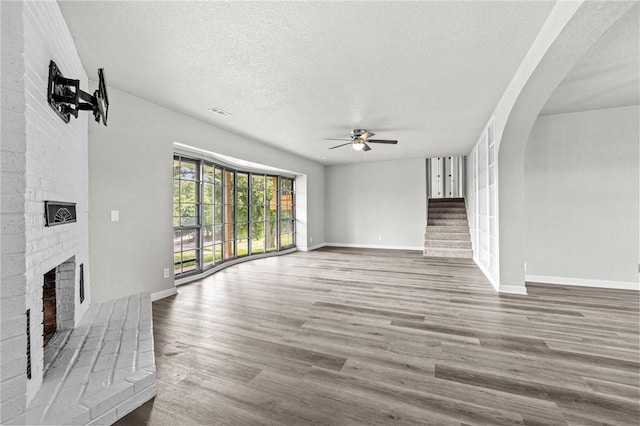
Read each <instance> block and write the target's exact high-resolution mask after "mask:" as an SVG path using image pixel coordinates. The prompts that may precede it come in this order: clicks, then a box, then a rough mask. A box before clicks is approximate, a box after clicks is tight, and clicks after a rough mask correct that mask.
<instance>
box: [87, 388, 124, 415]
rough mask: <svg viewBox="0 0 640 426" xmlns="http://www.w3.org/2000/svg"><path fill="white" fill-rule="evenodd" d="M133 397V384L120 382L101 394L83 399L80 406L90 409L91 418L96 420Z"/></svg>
mask: <svg viewBox="0 0 640 426" xmlns="http://www.w3.org/2000/svg"><path fill="white" fill-rule="evenodd" d="M132 395H133V384H132V383H128V382H120V383H118V384H116V385H114V386H111V387H109V388H108V389H106V390H105V391H103V392H99V393H97V394H95V395H93V396H92V397H91V398H87V399H84V400H83V401H82V404H83V405H85V406H87V407H90V408H91V418H92V419H97V418H99V417H100V416H101V415H102V414H103V413H106V412H107V411H109V410H111V409H113V408H115V407H117V406H118V405H120V404H121V403H122V402H124V401H126V400H127V398H129V397H131V396H132Z"/></svg>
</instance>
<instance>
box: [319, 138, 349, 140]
mask: <svg viewBox="0 0 640 426" xmlns="http://www.w3.org/2000/svg"><path fill="white" fill-rule="evenodd" d="M324 140H325V141H350V140H352V139H351V138H324Z"/></svg>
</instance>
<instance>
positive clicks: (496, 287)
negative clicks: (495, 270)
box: [473, 252, 500, 291]
mask: <svg viewBox="0 0 640 426" xmlns="http://www.w3.org/2000/svg"><path fill="white" fill-rule="evenodd" d="M473 254H474V258H473V262H474V263H475V264H476V266H477V267H478V268H480V270H481V271H482V273H483V274H484V276H485V277H487V279H488V280H489V282H490V283H491V285H492V286H493V288H494V289H495V290H496V291H500V289H499V284H498V283H497V282H496V281H495V280H494V279H493V277H492V276H491V274H489V272H488V271H487V270H486V269H485V267H484V266H482V265H481V264H479V263H478V259H477V256H476V253H475V252H474V253H473Z"/></svg>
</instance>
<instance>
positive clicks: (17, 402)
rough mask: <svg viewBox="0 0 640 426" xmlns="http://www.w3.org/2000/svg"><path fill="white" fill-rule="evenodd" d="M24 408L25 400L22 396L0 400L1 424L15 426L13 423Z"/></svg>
mask: <svg viewBox="0 0 640 426" xmlns="http://www.w3.org/2000/svg"><path fill="white" fill-rule="evenodd" d="M25 407H26V398H25V396H24V395H16V396H15V397H14V398H11V399H7V400H4V399H3V400H2V404H1V405H0V413H2V417H1V418H0V423H1V424H17V423H14V420H13V419H15V418H16V417H18V416H20V415H22V414H24V411H25Z"/></svg>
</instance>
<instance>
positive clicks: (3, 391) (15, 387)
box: [0, 376, 27, 401]
mask: <svg viewBox="0 0 640 426" xmlns="http://www.w3.org/2000/svg"><path fill="white" fill-rule="evenodd" d="M26 390H27V380H26V377H25V376H17V377H13V378H11V379H7V380H5V381H3V382H2V388H0V396H1V399H0V400H2V401H6V400H9V399H11V398H13V397H15V396H16V395H24V394H25V391H26Z"/></svg>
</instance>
